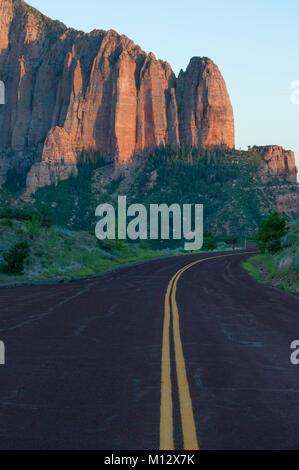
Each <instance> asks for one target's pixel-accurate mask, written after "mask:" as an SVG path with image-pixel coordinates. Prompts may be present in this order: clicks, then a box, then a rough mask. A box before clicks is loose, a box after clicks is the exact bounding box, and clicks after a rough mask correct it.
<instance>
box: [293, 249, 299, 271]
mask: <svg viewBox="0 0 299 470" xmlns="http://www.w3.org/2000/svg"><path fill="white" fill-rule="evenodd" d="M293 265H294V268H295V270H296V271H299V250H297V251H296V254H295V257H294V261H293Z"/></svg>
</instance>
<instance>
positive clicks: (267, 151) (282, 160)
mask: <svg viewBox="0 0 299 470" xmlns="http://www.w3.org/2000/svg"><path fill="white" fill-rule="evenodd" d="M252 150H253V151H255V152H258V153H260V154H261V155H262V156H263V158H264V160H265V163H266V164H265V165H264V166H263V169H262V177H263V179H264V181H265V182H266V181H267V180H269V178H272V177H273V176H275V177H278V178H284V179H286V180H287V181H289V182H291V183H296V182H297V168H296V162H295V154H294V152H292V151H291V150H285V149H283V148H282V147H280V146H278V145H267V146H264V147H261V146H260V147H258V146H256V145H254V146H253V147H252Z"/></svg>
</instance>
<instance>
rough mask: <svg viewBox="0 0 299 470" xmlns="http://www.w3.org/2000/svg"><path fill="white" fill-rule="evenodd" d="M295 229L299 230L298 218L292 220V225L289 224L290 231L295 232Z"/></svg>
mask: <svg viewBox="0 0 299 470" xmlns="http://www.w3.org/2000/svg"><path fill="white" fill-rule="evenodd" d="M297 228H299V218H298V219H296V220H294V221H293V222H292V223H291V229H292V230H296V229H297Z"/></svg>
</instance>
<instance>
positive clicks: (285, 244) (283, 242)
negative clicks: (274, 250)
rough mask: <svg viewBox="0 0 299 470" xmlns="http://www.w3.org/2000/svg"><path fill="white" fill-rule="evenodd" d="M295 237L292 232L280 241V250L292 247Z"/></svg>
mask: <svg viewBox="0 0 299 470" xmlns="http://www.w3.org/2000/svg"><path fill="white" fill-rule="evenodd" d="M296 238H297V237H296V235H295V233H293V232H289V233H287V234H286V235H285V236H284V237H283V238H282V239H281V240H280V245H281V247H282V248H286V247H288V246H290V245H292V244H293V243H294V242H295V240H296Z"/></svg>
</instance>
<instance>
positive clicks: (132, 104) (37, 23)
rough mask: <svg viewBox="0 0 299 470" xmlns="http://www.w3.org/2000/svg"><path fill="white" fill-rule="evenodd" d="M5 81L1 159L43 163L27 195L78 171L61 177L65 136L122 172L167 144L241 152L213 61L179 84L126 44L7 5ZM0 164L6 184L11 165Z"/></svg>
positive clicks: (0, 65)
mask: <svg viewBox="0 0 299 470" xmlns="http://www.w3.org/2000/svg"><path fill="white" fill-rule="evenodd" d="M0 79H1V80H3V81H4V83H5V85H6V96H7V99H6V104H5V106H2V107H1V108H0V150H7V149H12V150H14V151H15V152H20V158H22V159H24V158H26V151H27V150H28V151H29V150H34V151H35V152H36V153H37V155H38V157H37V158H38V159H39V160H41V162H42V163H38V162H36V163H35V165H34V167H33V168H32V169H31V172H30V173H29V175H28V180H27V183H28V186H29V191H31V190H32V191H34V189H35V188H36V187H38V186H41V185H45V184H47V183H46V182H47V181H51V182H53V181H56V180H59V179H62V178H65V177H67V174H68V173H69V174H71V173H72V172H73V166H72V165H67V166H65V165H64V166H63V168H64V169H63V171H61V172H60V169H61V168H62V165H61V160H62V159H63V155H60V154H59V155H58V154H57V148H56V150H55V151H53V154H51V155H50V156H49V152H50V150H49V139H50V141H51V139H53V132H54V131H53V130H54V129H56V130H55V133H56V135H58V130H57V128H61V129H63V132H60V133H59V138H60V140H61V139H62V140H63V139H64V143H63V144H62V143H61V142H60V145H59V146H58V148H60V149H63V150H64V152H66V153H67V154H68V155H69V154H72V153H73V152H76V151H78V150H80V149H82V148H95V149H98V150H99V151H101V152H102V153H103V154H104V155H106V156H110V157H111V158H115V159H118V161H120V162H124V163H126V162H127V161H128V160H129V159H130V158H131V156H132V155H134V154H135V153H142V152H143V151H144V150H145V149H151V148H154V147H157V146H160V145H163V146H164V145H167V144H169V145H175V146H177V145H194V146H200V145H206V146H207V145H218V144H224V145H227V146H229V147H233V146H234V119H233V110H232V107H231V103H230V99H229V95H228V92H227V90H226V86H225V82H224V80H223V78H222V76H221V74H220V72H219V70H218V68H217V66H216V65H215V64H214V63H213V62H212V61H211V60H209V59H206V58H200V57H196V58H193V59H192V60H191V62H190V65H189V66H188V68H187V70H186V72H185V73H181V74H180V76H179V77H178V79H177V78H176V77H175V75H174V73H173V71H172V70H171V67H170V66H169V65H168V64H167V63H166V62H163V61H161V60H157V59H156V58H155V56H154V55H153V54H152V53H150V54H146V53H145V52H144V51H142V50H141V49H140V47H138V46H136V45H135V44H134V43H133V42H132V41H131V40H129V39H128V38H127V37H125V36H120V35H119V34H117V33H116V32H115V31H108V32H105V31H93V32H91V33H90V34H85V33H83V32H80V31H75V30H73V29H67V28H66V27H65V26H64V25H63V24H61V23H59V22H54V21H52V20H50V19H48V18H46V17H44V16H43V15H41V14H40V13H39V12H37V11H36V10H35V9H33V8H31V7H29V6H28V5H26V4H25V3H24V2H22V1H21V0H0ZM63 135H64V138H62V136H63ZM68 146H69V147H68ZM44 147H45V148H44ZM52 147H53V146H52ZM52 147H51V148H52ZM56 160H58V162H56ZM55 162H56V163H57V164H55ZM0 165H1V166H0V175H1V176H2V180H1V181H0V184H1V183H3V182H4V179H5V170H6V169H7V168H9V166H10V162H9V161H7V160H5V161H2V163H1V164H0ZM28 165H29V163H28ZM51 165H52V166H53V169H52V170H53V171H52V170H51V169H49V167H50V166H51ZM46 168H48V169H49V171H46ZM60 173H61V174H60ZM54 174H55V176H54Z"/></svg>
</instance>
